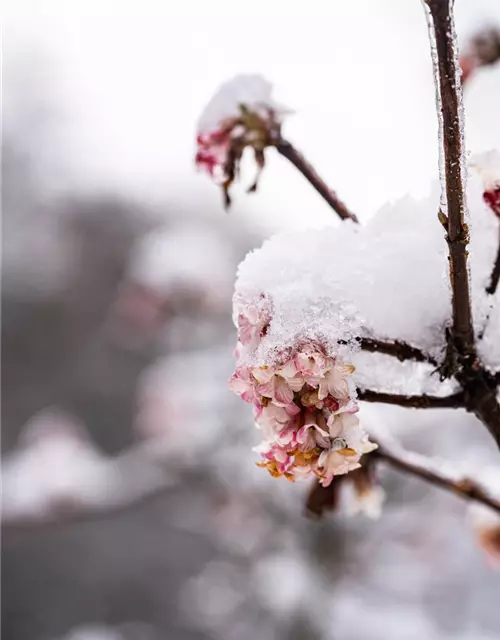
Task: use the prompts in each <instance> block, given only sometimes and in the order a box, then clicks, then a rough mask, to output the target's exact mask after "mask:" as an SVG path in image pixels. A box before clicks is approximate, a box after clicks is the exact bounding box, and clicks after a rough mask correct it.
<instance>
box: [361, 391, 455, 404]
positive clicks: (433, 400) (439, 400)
mask: <svg viewBox="0 0 500 640" xmlns="http://www.w3.org/2000/svg"><path fill="white" fill-rule="evenodd" d="M358 398H359V400H363V401H364V402H380V403H381V404H393V405H397V406H399V407H408V408H412V409H459V408H461V407H464V394H463V392H460V393H455V394H453V395H451V396H444V397H440V396H427V395H419V396H406V395H397V394H395V393H381V392H379V391H372V390H371V389H360V390H359V391H358Z"/></svg>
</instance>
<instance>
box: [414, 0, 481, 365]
mask: <svg viewBox="0 0 500 640" xmlns="http://www.w3.org/2000/svg"><path fill="white" fill-rule="evenodd" d="M425 1H426V3H427V5H428V7H429V10H430V12H431V16H432V24H431V27H430V29H431V31H432V33H431V40H434V42H431V44H432V45H434V43H435V47H436V53H437V63H436V66H437V69H435V72H436V73H437V77H436V84H437V93H438V97H439V101H438V107H439V113H438V117H439V120H440V122H442V130H441V131H440V134H441V139H442V144H443V147H444V173H445V189H444V191H445V194H443V195H446V202H447V231H448V234H447V238H446V239H447V242H448V247H449V254H450V255H449V263H450V283H451V290H452V308H453V337H454V340H455V342H456V344H457V348H458V349H459V351H460V352H461V353H462V354H463V355H465V354H468V353H472V352H473V351H474V329H473V325H472V312H471V305H470V292H469V276H468V271H467V244H468V242H469V236H468V229H467V225H466V224H465V223H464V214H465V210H466V199H465V189H464V175H463V167H464V153H463V140H462V131H461V125H462V113H461V86H460V76H459V69H458V63H457V57H456V52H455V44H454V24H453V16H452V10H451V7H452V4H453V3H452V0H425ZM443 217H444V216H443ZM444 219H445V220H446V218H445V217H444Z"/></svg>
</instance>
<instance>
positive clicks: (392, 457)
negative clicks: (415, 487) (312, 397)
mask: <svg viewBox="0 0 500 640" xmlns="http://www.w3.org/2000/svg"><path fill="white" fill-rule="evenodd" d="M374 458H379V459H380V460H382V461H383V462H387V464H389V465H391V466H392V467H394V468H395V469H397V470H398V471H402V472H403V473H407V474H409V475H412V476H416V477H417V478H420V479H421V480H425V481H426V482H429V483H430V484H432V485H434V486H437V487H440V488H441V489H445V490H447V491H450V492H451V493H453V494H455V495H457V496H459V497H461V498H464V499H465V500H470V501H472V502H478V503H480V504H483V505H485V506H487V507H490V508H491V509H493V510H494V511H496V512H498V513H500V500H498V499H496V498H494V497H493V496H491V495H490V494H489V493H488V492H487V491H486V489H484V488H483V487H481V486H480V485H479V484H477V483H476V482H474V481H473V480H471V479H469V478H467V477H462V478H459V479H456V478H453V477H451V476H449V475H447V474H445V473H444V472H443V471H442V470H441V469H437V468H435V467H433V466H432V460H431V459H428V458H427V457H425V456H423V455H419V454H416V453H413V452H412V453H410V452H407V451H404V450H399V449H398V450H397V451H396V450H390V449H388V448H386V447H385V446H381V445H379V448H378V449H377V450H376V451H373V452H372V453H370V454H369V455H367V456H366V461H368V460H369V459H370V460H373V459H374ZM366 461H365V464H366ZM351 473H355V472H351ZM350 475H351V474H348V475H347V476H338V477H337V478H334V479H333V482H332V483H331V484H330V485H329V486H328V487H322V486H321V485H320V484H319V482H317V481H315V482H314V483H313V485H312V487H311V490H310V491H309V495H308V498H307V502H306V510H307V513H308V514H309V515H311V516H314V517H316V518H320V517H321V516H322V515H323V514H324V513H325V512H327V511H335V509H336V508H337V505H338V502H339V490H340V485H341V483H342V482H345V481H349V477H350Z"/></svg>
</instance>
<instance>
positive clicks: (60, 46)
mask: <svg viewBox="0 0 500 640" xmlns="http://www.w3.org/2000/svg"><path fill="white" fill-rule="evenodd" d="M5 5H6V6H5V7H4V46H3V245H2V364H3V368H2V493H3V496H2V502H3V504H2V508H3V518H2V637H3V638H5V640H62V639H64V640H159V639H164V638H169V639H170V638H172V639H179V640H188V639H191V638H192V639H195V638H200V639H201V638H215V639H217V640H247V639H250V638H252V639H253V638H256V637H258V638H259V639H261V640H267V639H268V638H269V639H273V638H276V639H281V638H283V639H285V638H286V639H297V640H298V639H302V638H304V639H305V638H307V639H308V640H309V639H318V640H320V639H328V640H329V639H332V640H379V639H380V640H382V639H383V640H393V639H394V640H406V639H408V640H413V639H415V640H417V639H418V640H421V639H422V638H430V639H432V640H445V639H451V638H454V639H455V638H460V639H463V640H491V639H493V638H498V637H499V634H500V616H499V615H498V593H499V592H500V574H499V573H498V572H495V571H493V569H492V568H491V566H490V565H489V564H488V562H487V561H486V559H485V557H484V555H483V553H482V551H481V549H479V548H478V546H477V545H476V542H475V540H474V534H473V531H472V529H471V527H470V526H469V525H468V516H467V507H466V505H464V504H463V503H462V502H460V501H459V500H458V499H456V498H454V497H453V496H451V495H447V494H444V493H441V492H440V491H439V490H437V489H434V488H432V487H429V486H427V485H425V484H422V483H420V482H419V481H418V480H414V479H412V478H408V477H403V476H401V475H397V474H395V473H393V472H391V471H389V470H387V471H384V473H383V475H382V484H383V486H384V489H385V491H386V493H387V496H388V498H387V503H386V506H385V508H384V513H383V516H382V518H381V519H380V520H377V521H371V520H368V519H366V518H363V517H362V516H356V517H353V518H345V517H342V516H340V515H336V514H334V515H329V516H328V517H327V518H325V519H323V520H322V521H321V522H312V521H311V520H308V519H306V518H304V508H303V505H304V500H305V495H306V493H307V485H305V484H304V485H297V486H295V485H291V484H289V483H285V482H281V481H275V480H272V479H271V478H270V477H269V476H268V475H267V474H265V473H264V472H263V471H261V470H259V469H256V468H255V466H254V458H255V454H254V453H252V451H251V447H252V446H253V445H254V444H256V442H257V437H256V436H257V434H256V433H255V432H254V430H253V426H252V421H251V415H250V413H251V412H250V409H249V408H248V407H247V406H245V405H244V403H242V402H241V401H240V400H239V399H237V398H236V397H234V396H233V395H232V394H231V393H230V392H229V391H228V390H227V386H226V382H227V379H228V378H229V376H230V374H231V372H232V367H233V356H232V350H233V347H234V343H235V330H234V328H233V325H232V322H231V295H232V288H233V282H234V277H235V273H236V267H237V264H238V262H239V261H240V260H241V259H242V258H243V257H244V255H245V253H246V252H247V251H248V250H250V249H252V248H254V247H256V246H259V245H260V244H261V242H262V240H263V239H264V238H265V237H267V236H269V235H270V234H271V233H273V232H275V231H279V230H286V229H300V228H306V227H310V226H322V225H325V224H337V221H336V219H333V218H332V213H331V212H330V210H329V209H328V207H327V206H326V204H325V203H324V202H323V201H322V200H321V199H320V198H319V196H317V195H316V194H315V193H314V192H313V191H312V190H311V188H310V187H309V185H308V184H307V183H306V182H305V181H304V180H303V178H302V177H301V176H300V175H298V174H297V173H295V170H294V169H293V167H291V166H289V165H287V164H286V162H285V160H283V159H282V158H280V157H278V156H277V155H276V156H275V155H273V154H272V153H269V154H268V156H269V162H268V166H267V167H266V170H265V172H264V175H263V178H262V181H261V184H260V186H259V191H258V193H257V194H253V195H251V196H250V195H249V196H247V195H245V194H244V191H243V189H238V188H236V189H235V194H234V203H233V206H232V209H231V211H230V212H229V213H228V214H226V213H225V212H224V211H223V208H222V201H221V196H220V193H219V191H218V189H217V188H216V187H215V186H214V185H213V184H211V183H210V181H209V180H208V179H207V178H206V177H205V176H202V175H197V174H196V172H195V169H194V163H193V157H194V152H195V131H196V121H197V118H198V115H199V113H200V111H201V110H202V108H203V106H204V104H205V103H206V102H207V101H208V100H209V98H210V97H211V95H212V93H213V92H214V91H215V89H216V87H217V85H218V84H220V83H221V82H223V81H224V80H226V79H227V78H228V77H231V76H232V75H234V74H236V73H240V72H259V73H263V74H265V75H266V76H267V77H268V78H269V79H270V80H272V81H273V82H274V83H275V86H276V98H277V99H278V100H280V101H281V102H284V103H285V104H287V105H290V106H291V107H292V108H293V109H294V110H295V111H296V114H295V115H294V116H292V117H290V118H289V120H287V122H286V125H285V135H286V136H287V137H288V138H289V139H290V140H291V141H293V142H294V144H296V146H297V147H298V148H300V149H301V150H302V151H303V152H304V153H305V154H306V156H307V157H308V158H310V160H311V161H312V162H313V164H314V165H315V167H316V168H317V169H318V171H319V172H320V174H321V175H322V176H323V177H324V178H325V179H326V181H327V182H328V183H329V184H331V185H332V186H333V187H334V188H335V189H336V190H337V191H338V192H339V194H340V195H341V197H342V198H343V199H345V201H346V202H348V203H349V205H350V207H351V208H352V209H353V210H354V211H356V212H357V213H359V217H360V219H361V220H362V221H363V220H367V219H368V218H369V217H370V216H372V215H373V214H374V213H375V212H376V211H377V209H378V208H379V207H380V206H381V205H382V204H383V203H384V202H386V201H388V200H392V199H395V198H397V197H399V196H401V195H403V194H405V193H410V194H412V195H414V196H417V197H418V196H422V195H424V194H426V193H427V192H428V191H429V190H430V187H431V183H432V181H433V180H435V178H436V176H437V136H436V129H437V122H436V117H435V108H434V87H433V80H432V75H431V66H430V56H429V51H428V40H427V30H426V24H425V15H424V12H423V10H422V7H421V5H420V2H418V1H417V0H379V1H378V2H376V3H374V2H372V1H371V0H352V1H351V2H342V1H340V0H330V2H325V1H319V0H312V1H311V2H308V3H307V6H306V5H303V4H301V3H298V4H295V5H290V6H288V5H282V4H281V3H279V2H269V1H268V2H264V1H262V0H252V2H249V3H234V2H232V3H229V2H228V1H227V0H214V1H213V2H211V3H209V4H206V3H202V2H198V1H195V0H185V2H183V3H174V2H162V1H161V0H156V1H153V0H145V1H142V2H139V1H138V0H127V1H125V0H122V1H121V2H112V1H111V0H100V1H98V0H86V1H85V2H84V1H83V0H82V1H80V0H44V1H42V0H39V1H38V2H37V1H35V0H33V1H28V0H10V1H8V2H6V3H5ZM456 13H457V28H458V31H459V37H460V41H461V42H463V43H464V46H465V44H466V43H467V42H468V39H470V37H471V35H472V34H474V33H476V32H477V31H478V29H481V28H483V27H484V26H490V27H491V26H499V25H500V3H499V2H498V0H490V1H487V0H481V1H480V0H475V1H474V2H472V1H471V0H456ZM465 106H466V114H467V129H466V134H467V144H468V148H469V149H470V150H471V151H472V152H474V153H476V152H480V151H484V150H487V149H490V148H492V147H497V148H500V125H499V121H498V113H500V67H499V63H498V62H497V63H496V64H495V65H489V66H487V67H485V68H483V69H480V70H478V71H477V73H476V74H475V75H474V77H472V78H471V79H470V80H469V81H468V84H467V87H466V94H465ZM363 412H365V414H366V415H367V418H371V417H373V416H375V417H376V418H379V419H382V420H383V421H384V423H385V424H387V426H388V427H389V428H390V429H391V430H392V431H393V432H394V433H395V434H397V435H398V437H400V438H401V439H402V440H403V441H404V442H405V443H406V444H408V446H409V447H412V448H414V449H416V450H418V451H422V452H427V453H434V454H439V455H443V456H448V457H450V458H452V459H463V458H464V456H468V457H469V458H471V456H472V457H475V458H476V459H477V458H478V457H480V458H481V459H482V460H490V459H491V460H492V461H493V462H494V461H496V457H495V451H494V448H493V445H492V442H490V438H489V436H488V434H487V433H486V431H485V430H482V429H477V428H476V423H475V421H474V419H473V418H471V417H469V416H467V415H465V414H463V413H462V412H459V411H454V412H452V411H443V410H441V411H439V412H430V411H426V412H421V413H420V412H417V411H412V410H404V409H398V408H378V407H368V408H367V407H364V408H363ZM368 412H369V413H368ZM483 431H484V433H483Z"/></svg>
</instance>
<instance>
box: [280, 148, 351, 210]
mask: <svg viewBox="0 0 500 640" xmlns="http://www.w3.org/2000/svg"><path fill="white" fill-rule="evenodd" d="M275 147H276V149H277V151H278V153H280V154H281V155H282V156H283V157H284V158H286V159H287V160H288V161H289V162H291V163H292V164H293V166H294V167H295V168H296V169H298V170H299V171H300V173H301V174H302V175H303V176H304V178H305V179H306V180H308V181H309V182H310V184H311V185H312V186H313V187H314V188H315V189H316V191H317V192H318V193H319V194H320V195H321V196H322V197H323V198H324V199H325V200H326V202H328V204H329V205H330V207H331V208H332V209H333V210H334V211H335V212H336V213H337V215H338V216H339V217H340V218H342V220H352V221H353V222H358V219H357V217H356V216H355V215H354V213H352V212H351V211H349V209H348V208H347V207H346V205H345V204H344V203H343V202H342V200H340V198H339V197H338V196H337V194H336V193H335V191H332V189H330V187H329V186H328V185H327V184H326V183H325V182H324V181H323V179H322V178H320V176H319V175H318V174H317V172H316V170H315V169H314V167H313V166H312V165H311V164H310V163H309V162H308V161H307V160H306V159H305V158H304V156H303V155H302V154H301V153H300V152H299V151H297V149H296V148H295V147H294V146H293V145H292V144H291V143H290V142H288V141H287V140H283V138H281V139H280V140H279V141H278V142H277V143H276V145H275Z"/></svg>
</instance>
